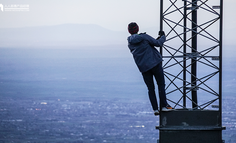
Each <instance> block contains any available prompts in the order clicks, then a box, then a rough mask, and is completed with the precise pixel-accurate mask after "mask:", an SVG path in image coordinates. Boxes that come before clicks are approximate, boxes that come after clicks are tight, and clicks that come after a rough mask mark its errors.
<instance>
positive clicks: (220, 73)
mask: <svg viewBox="0 0 236 143" xmlns="http://www.w3.org/2000/svg"><path fill="white" fill-rule="evenodd" d="M219 32H220V33H219V34H220V35H219V56H220V61H219V96H220V97H219V111H220V120H222V40H223V0H220V31H219ZM220 123H221V126H222V122H220Z"/></svg>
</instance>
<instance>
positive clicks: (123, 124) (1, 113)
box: [0, 97, 236, 143]
mask: <svg viewBox="0 0 236 143" xmlns="http://www.w3.org/2000/svg"><path fill="white" fill-rule="evenodd" d="M223 102H224V111H223V126H226V130H224V131H223V139H224V140H225V141H226V143H235V142H236V118H235V112H236V109H234V110H231V109H232V108H231V107H230V105H234V104H235V102H236V100H235V99H234V100H231V99H225V100H224V101H223ZM158 124H159V118H158V117H156V116H154V115H153V113H152V112H151V110H150V105H149V103H148V102H132V101H130V102H128V101H124V100H123V101H122V100H116V101H113V100H99V99H95V100H86V99H85V100H65V99H62V100H61V99H55V100H33V99H30V100H29V99H14V98H7V97H5V98H3V97H1V101H0V142H3V143H18V142H27V143H31V142H32V143H33V142H34V143H35V142H36V143H43V142H50V143H51V142H52V143H54V142H57V143H63V142H64V143H66V142H75V143H90V142H94V143H103V142H104V143H105V142H109V143H123V142H124V143H134V142H135V143H156V141H157V140H158V138H159V131H158V130H156V129H155V126H157V125H158Z"/></svg>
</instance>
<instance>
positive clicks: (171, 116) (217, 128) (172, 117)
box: [156, 110, 225, 143]
mask: <svg viewBox="0 0 236 143" xmlns="http://www.w3.org/2000/svg"><path fill="white" fill-rule="evenodd" d="M160 120H161V124H160V126H157V127H156V129H159V131H160V140H159V143H222V142H223V141H222V130H224V129H225V127H221V120H220V114H219V112H218V111H214V110H192V111H190V110H174V111H170V112H162V113H161V116H160Z"/></svg>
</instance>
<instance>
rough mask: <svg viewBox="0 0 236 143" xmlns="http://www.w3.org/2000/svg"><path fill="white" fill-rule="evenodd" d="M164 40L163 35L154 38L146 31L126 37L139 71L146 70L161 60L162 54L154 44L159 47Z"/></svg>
mask: <svg viewBox="0 0 236 143" xmlns="http://www.w3.org/2000/svg"><path fill="white" fill-rule="evenodd" d="M165 41H166V37H165V36H162V37H161V38H159V39H158V40H156V39H154V38H153V37H151V36H149V35H148V34H146V33H141V34H133V35H131V36H129V37H128V47H129V49H130V52H131V53H132V54H133V57H134V61H135V63H136V65H137V66H138V68H139V71H140V72H142V73H143V72H146V71H148V70H150V69H152V68H153V67H155V66H156V65H157V64H159V63H160V62H162V56H161V54H160V53H159V52H158V51H157V49H156V48H155V47H154V46H156V47H160V46H162V45H163V43H164V42H165Z"/></svg>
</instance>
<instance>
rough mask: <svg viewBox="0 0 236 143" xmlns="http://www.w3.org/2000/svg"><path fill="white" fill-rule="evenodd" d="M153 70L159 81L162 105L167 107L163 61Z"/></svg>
mask: <svg viewBox="0 0 236 143" xmlns="http://www.w3.org/2000/svg"><path fill="white" fill-rule="evenodd" d="M152 71H153V74H154V77H155V79H156V81H157V85H158V92H159V98H160V104H161V107H166V106H167V105H168V103H167V101H166V91H165V78H164V72H163V68H162V63H159V64H158V65H157V66H155V67H154V68H153V69H152Z"/></svg>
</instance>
